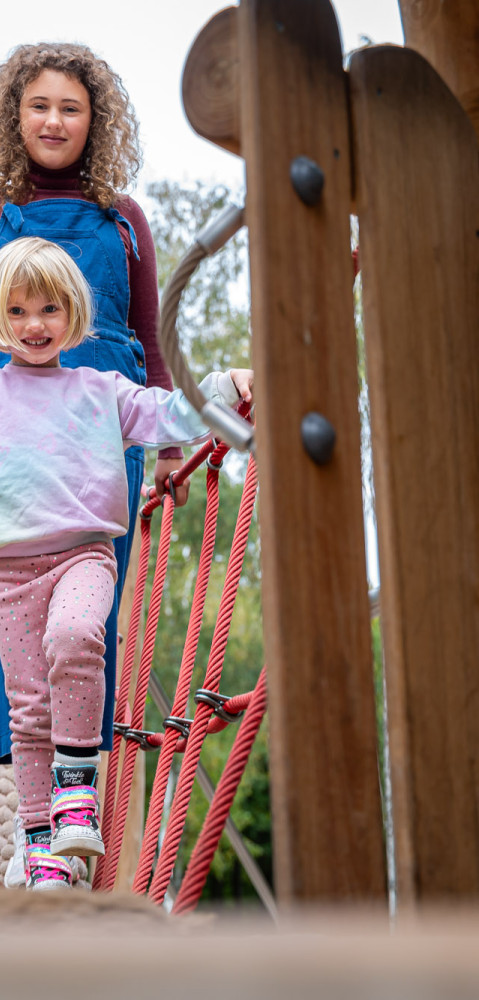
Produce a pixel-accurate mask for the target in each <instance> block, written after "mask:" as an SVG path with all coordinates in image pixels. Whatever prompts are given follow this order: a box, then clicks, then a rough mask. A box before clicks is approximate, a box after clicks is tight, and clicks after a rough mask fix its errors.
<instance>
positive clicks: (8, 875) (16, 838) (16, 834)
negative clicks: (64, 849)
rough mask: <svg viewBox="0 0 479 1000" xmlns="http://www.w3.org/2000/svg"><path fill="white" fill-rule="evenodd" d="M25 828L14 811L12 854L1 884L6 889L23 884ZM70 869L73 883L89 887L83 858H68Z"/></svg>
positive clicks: (84, 887)
mask: <svg viewBox="0 0 479 1000" xmlns="http://www.w3.org/2000/svg"><path fill="white" fill-rule="evenodd" d="M25 840H26V838H25V830H24V827H23V823H22V820H21V817H20V816H19V815H18V813H15V815H14V817H13V848H14V851H13V855H12V857H11V858H10V861H9V862H8V865H7V870H6V872H5V877H4V880H3V884H4V886H5V888H6V889H21V888H22V887H23V886H24V885H25V881H26V879H25V858H24V852H25ZM68 863H69V865H70V868H71V870H72V882H73V885H74V886H75V885H78V887H79V888H82V889H91V884H90V882H89V881H88V868H87V866H86V864H85V862H84V860H83V858H74V857H72V858H68Z"/></svg>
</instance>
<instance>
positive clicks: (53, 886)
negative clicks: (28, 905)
mask: <svg viewBox="0 0 479 1000" xmlns="http://www.w3.org/2000/svg"><path fill="white" fill-rule="evenodd" d="M65 889H66V890H67V891H68V892H70V890H71V889H72V886H71V885H68V882H61V881H60V880H59V879H51V880H49V881H48V882H37V884H36V885H32V886H31V887H30V888H29V889H27V892H64V891H65Z"/></svg>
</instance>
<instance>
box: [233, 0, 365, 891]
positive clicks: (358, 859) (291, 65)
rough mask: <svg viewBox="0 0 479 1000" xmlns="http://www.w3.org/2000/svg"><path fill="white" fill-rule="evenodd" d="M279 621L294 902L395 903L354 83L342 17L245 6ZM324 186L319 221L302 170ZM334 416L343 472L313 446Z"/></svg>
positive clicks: (284, 786) (266, 534) (265, 455)
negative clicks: (356, 319)
mask: <svg viewBox="0 0 479 1000" xmlns="http://www.w3.org/2000/svg"><path fill="white" fill-rule="evenodd" d="M239 53H240V66H241V72H240V88H241V94H242V96H241V106H242V118H241V145H242V150H243V154H244V156H245V159H246V174H247V189H248V194H247V221H248V226H249V237H250V255H251V258H250V259H251V294H252V322H253V361H254V368H255V372H256V376H255V377H256V383H255V384H256V399H257V426H258V463H259V477H260V520H261V538H262V552H263V613H264V623H265V641H266V655H267V663H268V670H269V703H270V720H271V777H272V791H273V818H274V844H275V870H276V887H277V892H278V897H279V900H280V902H283V903H285V902H291V901H295V900H303V901H306V900H317V899H346V898H348V899H353V898H354V899H363V900H365V899H372V898H381V897H384V891H385V890H384V887H385V872H384V861H383V846H382V827H381V815H380V801H379V789H378V781H377V763H376V734H375V721H374V704H373V687H372V666H371V641H370V626H369V611H368V598H367V581H366V568H365V546H364V535H363V514H362V501H361V473H360V455H359V439H360V435H359V420H358V405H357V363H356V348H355V332H354V325H353V303H352V282H353V271H352V264H351V256H350V237H349V206H350V148H349V139H348V116H347V99H346V88H345V77H344V74H343V70H342V56H341V48H340V42H339V35H338V30H337V25H336V22H335V18H334V15H333V12H332V8H331V6H330V4H329V3H328V2H325V0H321V2H313V0H296V2H295V3H294V4H292V3H290V2H288V0H242V2H241V4H240V7H239ZM300 155H302V156H307V157H310V158H312V159H313V160H315V161H317V162H318V163H319V164H320V166H321V167H322V169H323V170H324V173H325V178H326V180H325V186H324V193H323V197H322V199H321V201H320V203H319V204H318V205H317V206H316V207H314V208H311V207H306V205H305V204H303V203H302V201H301V200H300V199H299V197H298V196H297V195H296V194H295V192H294V190H293V188H292V185H291V183H290V179H289V172H290V164H291V161H292V160H293V158H295V157H297V156H300ZM314 411H319V412H321V413H323V414H324V415H325V416H326V417H327V418H328V419H329V420H330V421H331V422H332V424H333V425H334V427H335V429H336V432H337V446H336V450H335V453H334V456H333V459H332V461H331V462H330V464H329V465H327V466H324V467H319V466H318V465H316V464H315V463H314V462H313V461H312V460H311V459H310V458H309V457H308V456H307V454H306V453H305V451H304V449H303V447H302V444H301V421H302V419H303V417H304V416H305V415H306V414H308V413H309V412H314Z"/></svg>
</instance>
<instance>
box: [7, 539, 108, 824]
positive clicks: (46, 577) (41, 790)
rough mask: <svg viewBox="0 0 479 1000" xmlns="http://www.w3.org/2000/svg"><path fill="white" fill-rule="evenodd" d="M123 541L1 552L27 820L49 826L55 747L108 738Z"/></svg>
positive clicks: (13, 716)
mask: <svg viewBox="0 0 479 1000" xmlns="http://www.w3.org/2000/svg"><path fill="white" fill-rule="evenodd" d="M115 582H116V562H115V556H114V553H113V545H111V544H109V543H104V544H103V543H95V544H92V545H81V546H78V548H75V549H70V550H69V551H68V552H57V553H54V554H51V555H44V556H17V557H14V558H8V557H5V558H3V559H2V558H0V657H1V661H2V666H3V670H4V673H5V688H6V692H7V697H8V700H9V703H10V729H11V730H12V758H13V767H14V774H15V781H16V785H17V789H18V795H19V813H20V815H21V817H22V819H23V822H24V825H25V826H27V827H28V826H36V825H38V824H40V823H44V822H45V823H46V824H47V825H48V824H49V811H50V765H51V762H52V760H53V748H54V747H55V746H57V745H68V744H71V746H73V747H81V746H86V747H90V746H91V747H93V746H98V744H99V743H101V724H102V718H103V703H104V699H105V682H104V660H103V654H104V652H105V645H104V641H103V639H104V635H105V622H106V619H107V617H108V614H109V612H110V609H111V606H112V603H113V594H114V587H115Z"/></svg>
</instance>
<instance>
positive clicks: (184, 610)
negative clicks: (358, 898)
mask: <svg viewBox="0 0 479 1000" xmlns="http://www.w3.org/2000/svg"><path fill="white" fill-rule="evenodd" d="M149 194H150V196H151V197H152V198H153V199H154V206H155V207H154V211H153V215H152V218H151V222H150V224H151V228H152V232H153V236H154V239H155V244H156V247H157V259H158V274H159V282H160V294H161V292H162V291H163V289H164V287H165V285H166V282H167V281H168V280H169V278H170V277H171V274H172V273H173V271H174V269H175V267H176V266H177V264H178V263H179V261H180V260H181V259H182V257H183V256H184V254H185V252H186V250H187V249H188V248H189V247H190V246H191V244H192V242H193V241H194V238H195V235H196V234H197V232H198V231H199V230H200V229H201V228H202V226H203V225H204V224H205V223H206V222H207V221H210V220H211V218H213V217H214V216H215V215H216V214H217V213H218V212H219V211H221V209H222V208H223V207H224V206H225V205H226V204H227V203H231V201H232V197H231V193H230V192H229V191H228V190H227V189H226V188H224V187H222V186H215V187H213V188H208V187H206V186H205V185H203V184H200V183H197V184H195V185H188V186H187V187H182V186H180V185H179V184H171V183H169V182H162V183H159V184H155V185H153V186H152V187H151V188H150V190H149ZM245 274H246V235H245V233H244V232H242V233H240V234H238V235H237V236H236V237H235V239H234V240H231V241H230V242H229V243H228V244H227V246H226V247H225V248H224V249H223V250H222V251H221V252H220V253H217V254H216V255H215V256H214V257H212V258H208V259H207V260H205V261H204V262H202V263H201V265H200V267H199V269H198V271H197V272H196V273H195V274H194V275H193V276H192V278H191V279H190V282H189V284H188V286H187V288H186V289H185V292H184V294H183V296H182V303H181V307H180V313H179V317H178V329H179V333H180V342H181V346H182V349H183V351H184V352H185V356H186V359H187V363H188V365H189V367H190V369H191V370H192V372H193V373H194V375H195V377H197V378H198V380H199V379H200V378H201V377H202V376H203V375H205V374H206V373H207V372H208V371H212V370H226V369H228V367H230V366H249V364H250V354H249V352H250V335H249V321H248V312H247V309H246V306H245V302H246V299H247V288H246V278H245ZM189 454H190V451H189V450H187V456H188V455H189ZM153 465H154V455H153V456H150V457H149V459H148V464H147V479H148V481H149V482H152V481H153ZM245 469H246V459H245V458H243V457H239V456H237V455H229V456H227V460H226V461H225V465H224V469H223V470H222V471H221V473H220V514H219V520H218V528H217V536H216V545H215V554H214V558H213V566H212V571H211V577H210V582H209V586H208V594H207V601H206V607H205V612H204V619H203V627H202V633H201V637H200V642H199V647H198V653H197V656H196V661H195V668H194V676H193V683H192V691H193V692H194V691H195V690H196V689H197V688H198V687H202V686H204V676H205V669H206V665H207V662H208V655H209V651H210V646H211V640H212V637H213V632H214V627H215V621H216V615H217V611H218V606H219V602H220V598H221V593H222V588H223V582H224V577H225V573H226V567H227V559H228V555H229V552H230V548H231V542H232V538H233V532H234V526H235V523H236V518H237V513H238V507H239V502H240V498H241V493H242V484H243V479H244V473H245ZM205 507H206V469H205V467H204V466H203V467H202V468H201V469H199V470H198V471H197V472H196V473H194V474H193V476H192V480H191V487H190V496H189V500H188V503H187V505H186V506H185V507H182V508H179V509H178V510H177V511H176V512H175V516H174V525H173V537H172V546H171V550H170V556H169V563H168V573H167V578H166V584H165V590H164V594H163V599H162V608H161V616H160V622H159V627H158V633H157V637H156V643H155V652H154V660H153V668H154V670H155V672H156V674H157V676H158V678H159V680H160V681H161V684H162V686H163V688H164V689H165V691H166V693H167V695H168V698H169V700H170V701H173V697H174V691H175V686H176V681H177V678H178V671H179V667H180V663H181V657H182V652H183V645H184V640H185V636H186V630H187V626H188V619H189V614H190V608H191V601H192V597H193V592H194V586H195V581H196V574H197V567H198V560H199V554H200V549H201V541H202V534H203V528H204V518H205ZM160 524H161V512H160V511H159V510H158V511H157V512H156V513H155V515H154V517H153V527H152V533H153V542H152V552H151V557H150V569H149V577H148V583H147V598H146V606H148V602H149V594H150V592H151V585H152V578H153V571H154V565H155V561H156V551H157V546H158V536H159V528H160ZM262 665H263V642H262V625H261V595H260V550H259V536H258V527H257V521H256V516H255V517H254V521H253V525H252V528H251V531H250V535H249V538H248V545H247V551H246V557H245V562H244V566H243V570H242V574H241V580H240V587H239V595H238V600H237V602H236V606H235V610H234V613H233V620H232V625H231V632H230V636H229V639H228V644H227V650H226V654H225V662H224V668H223V674H222V682H221V686H220V690H221V692H222V693H225V694H228V695H233V694H237V693H241V692H244V691H249V690H251V689H252V688H253V687H254V685H255V683H256V680H257V678H258V675H259V672H260V670H261V667H262ZM194 709H195V706H194V703H193V699H192V697H191V698H190V704H189V706H188V711H187V715H189V716H190V717H191V716H193V714H194ZM162 722H163V718H162V716H161V715H160V713H159V712H158V710H157V709H156V707H155V706H154V705H153V703H152V702H151V700H149V702H148V707H147V719H146V725H147V728H149V729H154V730H156V731H162ZM236 732H237V727H236V726H233V725H232V726H229V727H228V729H226V730H224V731H223V732H222V733H219V734H216V735H214V736H209V737H207V739H206V741H205V744H204V748H203V751H202V757H201V761H202V763H203V764H204V766H205V767H206V769H207V770H208V772H209V774H210V776H211V778H212V780H213V781H214V782H215V783H216V782H217V781H218V780H219V778H220V776H221V773H222V771H223V768H224V765H225V762H226V759H227V756H228V754H229V751H230V748H231V745H232V742H233V740H234V738H235V735H236ZM146 759H147V783H148V786H149V788H151V784H152V781H153V775H154V768H155V766H156V759H155V758H154V756H153V754H148V755H147V758H146ZM180 764H181V760H180V759H175V772H176V774H177V773H178V770H179V767H180ZM206 808H207V804H206V800H205V798H204V796H203V793H202V792H201V790H200V789H199V787H198V786H197V785H196V784H195V788H194V791H193V796H192V801H191V806H190V809H189V813H188V821H187V827H186V830H185V834H184V837H183V840H182V844H181V850H180V855H179V858H178V863H177V866H176V870H175V875H174V880H175V881H176V882H177V883H178V882H179V881H180V879H181V876H182V873H183V870H184V868H185V866H186V864H187V861H188V858H189V855H190V853H191V850H192V848H193V846H194V843H195V842H196V838H197V836H198V833H199V830H200V828H201V825H202V822H203V818H204V816H205V813H206ZM232 818H233V819H234V821H235V823H236V825H237V826H238V827H239V829H240V830H241V832H242V833H243V835H244V836H245V838H246V840H247V843H248V846H249V847H250V850H251V852H252V854H253V856H254V857H255V858H256V860H257V862H258V864H259V865H260V866H261V867H262V869H263V872H264V874H265V876H266V877H267V878H271V829H270V810H269V774H268V749H267V729H266V724H263V726H262V729H261V732H260V735H259V737H258V739H257V741H256V743H255V746H254V749H253V752H252V754H251V757H250V760H249V762H248V765H247V769H246V772H245V775H244V778H243V780H242V782H241V785H240V788H239V791H238V794H237V796H236V799H235V803H234V806H233V809H232ZM255 895H256V893H255V890H254V889H253V888H252V886H251V884H250V882H249V879H248V878H247V876H245V875H244V873H243V871H242V869H241V868H240V866H239V863H238V861H237V859H236V856H235V854H234V852H233V850H232V848H231V847H230V845H229V842H228V841H227V839H226V837H224V836H223V838H222V840H221V843H220V846H219V849H218V851H217V852H216V856H215V858H214V861H213V865H212V870H211V874H210V876H209V879H208V883H207V886H206V888H205V891H204V894H203V899H206V900H208V899H210V900H213V899H214V900H223V901H225V900H232V901H234V900H238V899H249V900H252V899H254V897H255Z"/></svg>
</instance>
